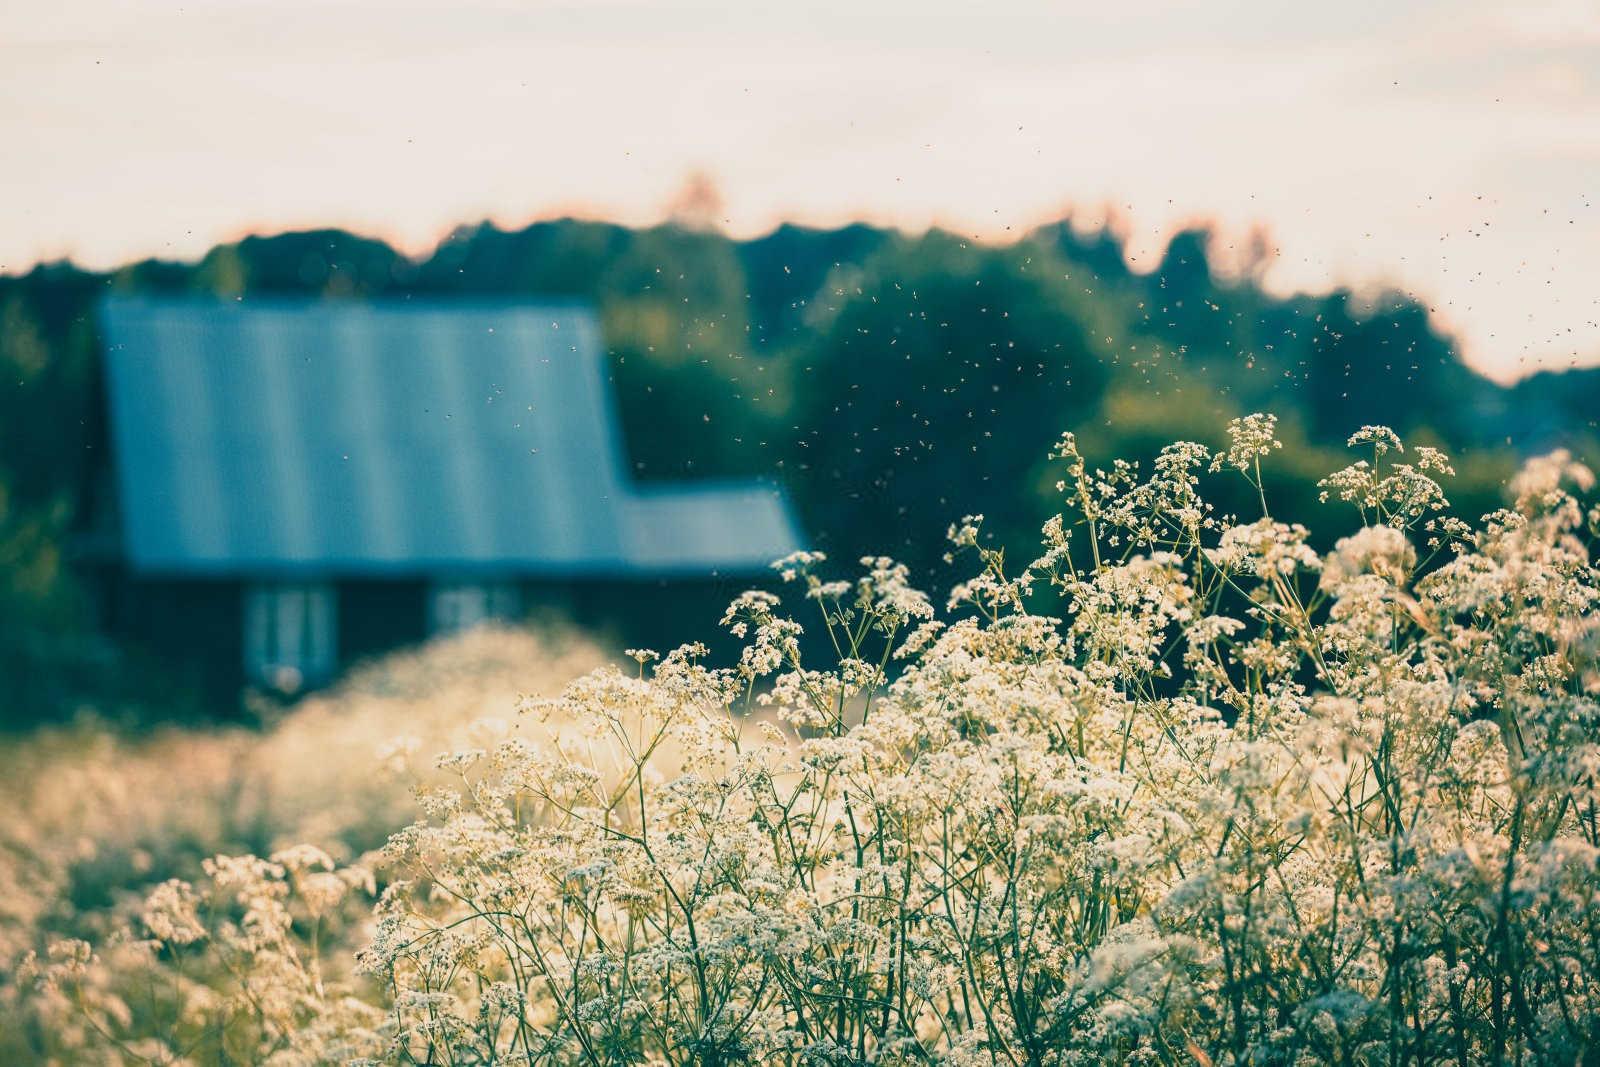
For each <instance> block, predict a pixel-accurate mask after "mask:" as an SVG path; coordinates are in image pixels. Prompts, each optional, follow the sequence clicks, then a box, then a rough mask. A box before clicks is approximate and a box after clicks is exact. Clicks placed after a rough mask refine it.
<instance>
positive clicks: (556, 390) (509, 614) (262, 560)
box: [98, 297, 800, 693]
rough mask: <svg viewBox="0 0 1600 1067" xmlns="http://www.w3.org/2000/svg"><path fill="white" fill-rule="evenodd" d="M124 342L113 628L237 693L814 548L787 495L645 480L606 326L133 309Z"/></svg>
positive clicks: (582, 319) (115, 417) (526, 307)
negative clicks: (490, 625)
mask: <svg viewBox="0 0 1600 1067" xmlns="http://www.w3.org/2000/svg"><path fill="white" fill-rule="evenodd" d="M100 331H101V336H102V338H103V342H104V345H105V386H106V400H107V408H108V417H109V423H110V442H109V443H110V450H109V451H110V466H111V471H110V477H109V478H108V483H109V486H110V489H109V491H110V494H111V495H112V496H113V498H114V499H113V502H112V504H111V505H110V506H109V507H108V508H107V509H106V511H107V513H108V514H110V515H111V518H110V519H109V520H108V525H109V529H110V532H109V536H108V538H107V544H108V548H107V550H106V551H105V552H104V553H103V557H102V565H101V568H100V572H101V581H100V582H99V583H98V584H99V586H100V588H101V589H102V596H103V599H104V601H105V615H106V616H107V619H108V623H109V625H110V628H111V629H112V630H113V631H115V632H121V633H123V634H125V635H128V636H132V637H134V638H135V639H138V640H142V641H144V642H145V643H147V644H149V645H153V646H157V647H159V648H161V649H162V650H163V651H164V653H165V654H166V655H168V656H171V657H174V658H176V659H177V660H179V661H182V662H186V663H187V664H188V665H189V666H190V667H191V668H192V669H193V670H195V671H198V672H200V673H202V674H204V675H205V676H206V681H207V682H209V683H210V684H211V685H213V686H227V685H234V686H237V685H238V684H239V683H241V682H242V683H244V684H246V685H250V686H254V687H259V688H261V689H265V690H275V691H278V692H281V693H293V692H296V691H299V690H302V689H305V688H308V687H315V686H318V685H321V684H323V683H326V682H327V681H329V680H330V679H332V678H333V677H335V675H336V674H337V672H338V671H339V669H340V667H341V666H342V665H344V664H347V663H349V662H351V661H352V660H354V659H357V658H359V657H362V656H365V655H369V654H372V653H376V652H381V651H384V650H385V649H388V648H392V647H395V646H398V645H403V644H406V643H409V642H414V641H417V640H420V639H422V638H425V637H427V636H429V635H432V634H437V633H442V632H449V631H452V630H458V629H461V628H464V627H468V626H471V625H474V624H475V623H478V622H480V621H482V620H486V619H490V618H516V617H519V616H521V615H523V614H524V613H525V612H528V611H530V610H533V609H535V608H537V607H539V606H540V605H544V604H550V603H555V604H561V605H567V606H573V605H577V606H580V607H581V605H582V604H584V603H590V602H604V603H607V604H610V605H613V606H618V607H619V610H620V611H621V612H622V613H624V614H636V615H643V616H649V615H651V614H652V613H653V612H654V610H655V609H654V607H653V605H654V604H655V603H658V602H659V599H657V600H652V591H653V590H660V589H662V588H664V587H667V586H671V585H673V584H674V583H712V584H716V583H731V582H736V581H737V580H740V579H743V578H747V577H749V576H752V575H755V574H758V573H761V572H762V571H764V569H765V568H766V565H767V564H768V563H770V562H771V561H772V560H774V559H776V558H778V557H781V556H783V555H786V554H788V553H789V552H791V551H794V550H795V549H796V548H798V547H799V545H800V537H799V534H798V532H797V529H796V526H795V522H794V519H793V517H792V514H791V511H790V508H789V505H788V503H787V501H786V499H785V497H784V495H783V493H782V492H781V490H779V489H777V488H776V487H774V486H771V485H765V484H758V483H737V484H723V483H709V482H708V483H698V482H696V483H673V484H671V485H645V484H636V483H635V482H634V481H633V480H632V479H631V478H630V476H629V472H628V468H627V463H626V456H625V449H624V446H623V441H622V437H621V433H620V427H619V424H618V418H617V412H616V407H615V404H614V403H613V398H612V396H611V394H610V389H609V384H608V382H609V380H608V375H607V371H606V363H605V357H604V348H603V345H602V341H601V334H600V329H599V324H598V322H597V320H596V317H595V315H594V314H593V313H592V311H590V310H589V309H587V308H585V307H582V306H578V305H572V304H524V303H504V304H498V303H477V304H467V303H455V302H451V303H416V302H411V301H404V302H401V301H395V302H382V303H361V302H356V301H332V300H324V301H287V300H285V301H264V300H255V299H252V300H248V301H232V302H229V301H220V300H215V299H170V298H167V299H145V298H129V297H117V298H112V299H108V300H107V301H105V302H104V303H103V304H102V305H101V308H100ZM586 594H593V595H592V596H587V595H586Z"/></svg>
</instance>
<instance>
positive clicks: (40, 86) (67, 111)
mask: <svg viewBox="0 0 1600 1067" xmlns="http://www.w3.org/2000/svg"><path fill="white" fill-rule="evenodd" d="M0 145H3V146H4V147H3V149H0V151H3V157H0V272H16V271H21V270H24V269H26V268H27V267H28V266H30V265H31V264H32V263H34V262H36V261H38V260H40V259H54V258H60V257H63V256H71V257H72V258H73V259H75V260H77V261H79V262H80V263H83V264H86V265H88V266H92V267H108V266H113V265H116V264H118V263H121V262H124V261H127V260H129V259H133V258H139V257H144V256H149V255H160V256H165V257H194V256H197V255H199V254H201V253H203V252H204V251H205V249H206V248H208V247H209V246H210V245H212V244H213V243H216V242H217V241H221V240H227V239H232V238H236V237H238V236H240V235H242V234H244V233H247V232H252V231H254V232H270V231H278V230H283V229H289V228H305V227H312V226H343V227H347V228H351V229H354V230H357V231H361V232H364V233H368V234H372V235H375V236H379V237H384V238H387V239H389V240H391V241H394V242H396V243H398V244H399V245H400V246H401V247H403V248H405V249H407V250H408V251H413V252H421V251H425V250H426V249H427V248H428V247H429V246H430V245H431V243H432V242H433V241H435V240H437V239H438V238H439V237H440V236H441V235H442V234H443V233H444V232H445V231H446V230H448V229H449V228H450V227H451V226H453V225H455V224H457V223H461V222H470V221H476V220H480V219H484V218H492V219H494V220H495V221H497V222H499V223H500V224H501V225H505V226H516V225H521V224H524V223H526V222H528V221H530V220H532V219H535V218H542V217H549V216H551V215H555V214H560V213H565V212H576V213H580V214H584V215H590V216H600V217H607V218H615V219H618V220H621V221H625V222H649V221H653V220H655V219H658V218H659V217H660V215H661V212H662V208H663V205H664V204H665V203H666V202H667V201H668V199H669V198H670V197H671V195H672V194H673V192H674V190H675V189H676V188H678V187H679V186H680V185H681V183H682V182H683V180H684V177H685V175H686V174H688V173H690V172H691V171H695V170H701V171H705V172H707V173H709V174H711V175H713V176H714V177H715V179H716V181H717V182H718V183H719V184H720V186H721V188H722V191H723V194H724V197H725V200H726V208H727V210H726V216H727V221H726V226H727V228H728V229H729V230H730V231H731V232H733V233H735V234H739V235H750V234H755V233H760V232H762V231H764V230H766V229H768V228H770V227H771V226H772V225H773V224H774V223H776V222H778V221H780V220H783V219H792V220H795V221H800V222H808V223H814V224H834V223H839V222H844V221H848V220H851V219H855V218H862V219H866V220H869V221H874V222H881V223H892V224H896V225H900V226H904V227H907V228H913V229H915V228H921V227H924V226H927V225H929V224H931V223H937V224H941V225H946V226H950V227H954V228H956V229H959V230H962V231H964V232H967V233H970V234H974V235H982V236H987V237H1003V236H1005V235H1006V234H1007V233H1008V232H1018V231H1020V230H1022V229H1024V228H1026V227H1029V226H1031V225H1033V224H1036V223H1038V222H1041V221H1044V220H1047V219H1049V218H1052V217H1056V216H1059V215H1060V214H1062V213H1063V212H1064V211H1066V210H1068V209H1075V210H1076V211H1077V212H1078V213H1079V214H1080V215H1087V216H1091V217H1095V216H1102V215H1103V214H1104V213H1105V211H1106V210H1107V208H1108V206H1109V208H1110V209H1111V210H1113V211H1114V212H1115V213H1116V214H1117V216H1118V217H1119V219H1120V224H1121V225H1123V226H1125V227H1126V229H1127V231H1128V232H1129V234H1130V235H1131V237H1132V240H1133V244H1132V252H1133V254H1134V255H1135V256H1136V262H1137V263H1148V262H1149V261H1150V259H1151V258H1152V257H1153V256H1154V255H1156V254H1158V252H1159V250H1160V248H1161V247H1162V245H1163V243H1164V241H1165V239H1166V237H1167V236H1168V235H1170V233H1171V232H1172V230H1173V228H1174V227H1176V226H1179V225H1182V224H1184V223H1185V222H1189V221H1192V220H1195V219H1198V218H1207V219H1212V220H1215V221H1216V222H1217V223H1218V225H1219V226H1220V227H1221V228H1222V230H1223V232H1224V233H1225V234H1227V235H1231V236H1236V237H1243V236H1244V235H1245V234H1247V233H1248V232H1249V230H1250V229H1251V228H1252V227H1254V226H1258V225H1259V226H1264V227H1266V228H1267V229H1268V231H1270V233H1271V235H1272V240H1273V243H1274V244H1275V245H1276V247H1277V248H1278V249H1279V250H1280V256H1279V259H1278V261H1277V264H1276V266H1275V267H1274V268H1273V271H1272V274H1271V275H1270V276H1269V277H1270V279H1271V281H1272V282H1273V284H1274V285H1275V286H1277V287H1279V288H1281V289H1289V288H1303V287H1318V288H1321V287H1326V286H1328V285H1330V284H1333V283H1336V282H1337V283H1347V284H1357V285H1375V284H1380V283H1386V284H1392V285H1396V286H1399V287H1401V288H1404V289H1407V290H1409V291H1412V292H1415V293H1417V294H1419V295H1420V296H1422V297H1423V298H1424V299H1425V300H1427V301H1428V302H1429V303H1430V304H1431V305H1432V306H1434V307H1435V308H1436V310H1437V312H1438V315H1439V317H1440V319H1441V321H1442V322H1443V323H1444V324H1445V325H1446V326H1447V327H1448V328H1450V329H1451V330H1453V331H1455V332H1456V333H1457V334H1458V335H1459V336H1460V337H1461V339H1462V341H1463V344H1464V348H1465V352H1466V354H1467V357H1468V359H1469V360H1470V361H1471V362H1472V363H1474V364H1475V365H1476V366H1478V367H1480V368H1482V369H1483V370H1485V371H1487V372H1489V373H1491V374H1494V375H1495V376H1496V377H1500V378H1507V377H1512V376H1515V375H1517V374H1520V373H1525V372H1526V371H1528V370H1530V369H1532V368H1534V367H1535V366H1540V365H1543V366H1550V367H1565V366H1568V365H1570V364H1572V363H1574V362H1576V363H1580V364H1588V363H1596V362H1600V0H1526V2H1516V3H1512V2H1507V0H1419V2H1410V3H1407V2H1400V0H1340V2H1337V3H1323V4H1309V3H1284V2H1283V0H1249V2H1246V0H1212V2H1209V3H1204V4H1199V3H1193V2H1183V0H1109V2H1103V3H1092V4H1090V3H1074V2H1066V0H1055V2H1030V0H985V2H983V3H972V2H965V3H959V4H951V3H944V2H940V0H913V2H901V0H790V2H787V3H770V2H766V0H742V2H735V3H726V4H718V3H690V2H681V0H655V2H649V0H581V2H574V3H558V2H546V0H429V2H423V0H186V2H183V3H178V2H174V0H27V2H23V0H0Z"/></svg>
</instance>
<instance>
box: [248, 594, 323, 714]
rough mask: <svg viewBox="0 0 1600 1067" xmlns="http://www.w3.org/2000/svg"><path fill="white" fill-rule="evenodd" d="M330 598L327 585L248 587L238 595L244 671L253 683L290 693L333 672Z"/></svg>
mask: <svg viewBox="0 0 1600 1067" xmlns="http://www.w3.org/2000/svg"><path fill="white" fill-rule="evenodd" d="M336 603H337V602H336V600H335V598H334V591H333V589H332V587H331V586H328V585H323V584H312V583H282V584H272V585H256V586H251V587H250V588H248V589H247V590H246V591H245V598H244V656H245V672H246V674H247V675H248V677H249V679H250V681H252V682H254V683H255V684H257V685H261V686H266V687H267V688H270V689H276V690H278V691H279V692H281V693H294V692H297V691H298V690H300V689H302V688H304V687H305V686H308V685H317V684H319V683H321V682H325V681H327V680H328V679H329V678H331V677H332V676H333V671H334V668H335V666H336V665H337V649H336V634H337V632H338V623H337V618H336V616H335V610H336Z"/></svg>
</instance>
